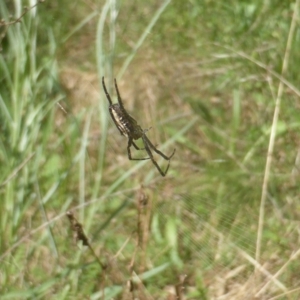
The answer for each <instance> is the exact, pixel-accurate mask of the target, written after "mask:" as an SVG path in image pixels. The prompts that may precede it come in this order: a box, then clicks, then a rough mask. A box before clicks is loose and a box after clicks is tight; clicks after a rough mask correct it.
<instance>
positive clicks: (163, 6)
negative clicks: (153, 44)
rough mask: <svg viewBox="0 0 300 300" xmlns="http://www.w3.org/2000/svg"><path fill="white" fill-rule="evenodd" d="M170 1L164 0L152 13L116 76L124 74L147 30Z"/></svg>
mask: <svg viewBox="0 0 300 300" xmlns="http://www.w3.org/2000/svg"><path fill="white" fill-rule="evenodd" d="M170 2H171V0H166V1H165V2H164V3H163V4H162V5H161V6H160V8H159V9H158V10H157V11H156V13H155V14H154V16H153V18H152V19H151V21H150V23H149V24H148V26H147V27H146V29H145V30H144V32H143V34H142V35H141V37H140V38H139V40H138V41H137V43H136V44H135V46H134V48H133V50H132V52H131V54H130V55H129V56H128V57H127V58H126V60H125V61H124V63H123V66H122V67H121V69H120V71H119V73H118V76H117V78H121V77H122V76H123V75H124V73H125V71H126V70H127V68H128V66H129V64H130V63H131V61H132V60H133V58H134V56H135V54H136V53H137V51H138V50H139V48H140V47H141V46H142V44H143V42H144V41H145V39H146V37H147V36H148V34H149V32H151V30H152V28H153V26H154V25H155V24H156V22H157V20H158V19H159V17H160V15H161V14H162V13H163V11H164V10H165V9H166V7H167V6H168V5H169V3H170Z"/></svg>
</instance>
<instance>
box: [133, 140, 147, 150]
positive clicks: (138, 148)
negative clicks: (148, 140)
mask: <svg viewBox="0 0 300 300" xmlns="http://www.w3.org/2000/svg"><path fill="white" fill-rule="evenodd" d="M132 145H133V147H134V148H135V149H136V150H145V148H140V147H138V146H137V145H136V143H135V142H134V141H132Z"/></svg>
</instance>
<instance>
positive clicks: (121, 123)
mask: <svg viewBox="0 0 300 300" xmlns="http://www.w3.org/2000/svg"><path fill="white" fill-rule="evenodd" d="M102 85H103V89H104V92H105V95H106V98H107V100H108V102H109V113H110V115H111V118H112V119H113V121H114V123H115V125H116V127H117V128H118V130H119V131H120V133H121V135H125V136H126V137H127V138H128V144H127V153H128V158H129V159H130V160H146V159H151V161H152V163H153V164H154V165H155V167H156V169H157V170H158V171H159V173H160V174H161V176H166V174H167V172H168V170H169V167H170V160H171V158H172V157H173V155H174V154H175V151H176V149H174V150H173V153H172V154H171V155H170V156H167V155H165V154H164V153H162V152H161V151H159V150H158V149H157V148H156V147H155V146H154V145H153V144H152V143H151V141H150V140H149V139H148V137H147V136H146V132H147V131H148V130H149V129H150V128H151V127H150V128H148V129H142V128H141V126H139V125H138V123H137V121H136V120H135V119H134V118H133V117H131V116H130V115H129V114H128V112H127V111H126V110H125V108H124V105H123V102H122V99H121V96H120V93H119V89H118V85H117V81H116V79H115V88H116V91H117V97H118V103H115V104H113V103H112V101H111V98H110V95H109V93H108V92H107V89H106V86H105V82H104V77H102ZM140 138H141V139H142V141H143V144H144V147H145V148H139V147H138V146H137V145H136V143H135V142H134V140H138V139H140ZM131 146H133V147H134V148H135V149H136V150H146V151H147V153H148V155H149V157H145V158H133V157H132V156H131V150H130V147H131ZM151 149H152V150H153V151H155V152H156V153H157V154H159V155H160V156H161V157H162V158H164V159H165V160H168V161H169V162H168V166H167V169H166V170H165V171H163V170H162V169H161V168H160V167H159V165H158V164H157V162H156V161H155V159H154V157H153V154H152V152H151Z"/></svg>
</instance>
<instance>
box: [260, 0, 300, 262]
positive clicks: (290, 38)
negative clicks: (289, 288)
mask: <svg viewBox="0 0 300 300" xmlns="http://www.w3.org/2000/svg"><path fill="white" fill-rule="evenodd" d="M299 1H300V0H296V1H295V4H294V13H293V17H292V21H291V26H290V30H289V35H288V40H287V45H286V50H285V54H284V59H283V65H282V72H281V76H282V77H285V74H286V72H287V69H288V64H289V59H290V50H291V47H292V42H293V37H294V33H295V29H296V24H297V18H298V9H299ZM283 88H284V83H283V82H282V81H280V82H279V87H278V93H277V98H276V102H275V110H274V115H273V122H272V127H271V133H270V140H269V147H268V153H267V161H266V166H265V173H264V179H263V185H262V194H261V200H260V208H259V221H258V229H257V240H256V253H255V259H256V261H257V262H259V261H260V254H261V245H262V233H263V228H264V217H265V203H266V198H267V194H268V184H269V179H270V171H271V165H272V159H273V152H274V144H275V139H276V129H277V124H278V119H279V112H280V104H281V98H282V94H283Z"/></svg>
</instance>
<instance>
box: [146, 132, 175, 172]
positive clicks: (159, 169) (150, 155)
mask: <svg viewBox="0 0 300 300" xmlns="http://www.w3.org/2000/svg"><path fill="white" fill-rule="evenodd" d="M142 139H143V142H144V145H145V150H146V151H147V153H148V155H149V157H150V159H151V161H152V163H153V164H154V165H155V167H156V169H157V170H158V171H159V173H160V175H161V176H163V177H165V176H166V175H167V172H168V170H169V167H170V159H168V161H169V162H168V166H167V168H166V170H165V172H163V170H162V169H161V168H160V166H159V165H158V164H157V162H156V160H155V159H154V157H153V154H152V152H151V150H150V148H152V147H153V148H154V149H155V147H154V146H153V145H152V144H151V142H150V140H149V139H148V138H147V137H146V135H145V134H143V136H142ZM149 146H150V147H149ZM153 148H152V149H153ZM156 150H157V149H156ZM172 156H173V155H172ZM172 156H171V157H172Z"/></svg>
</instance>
